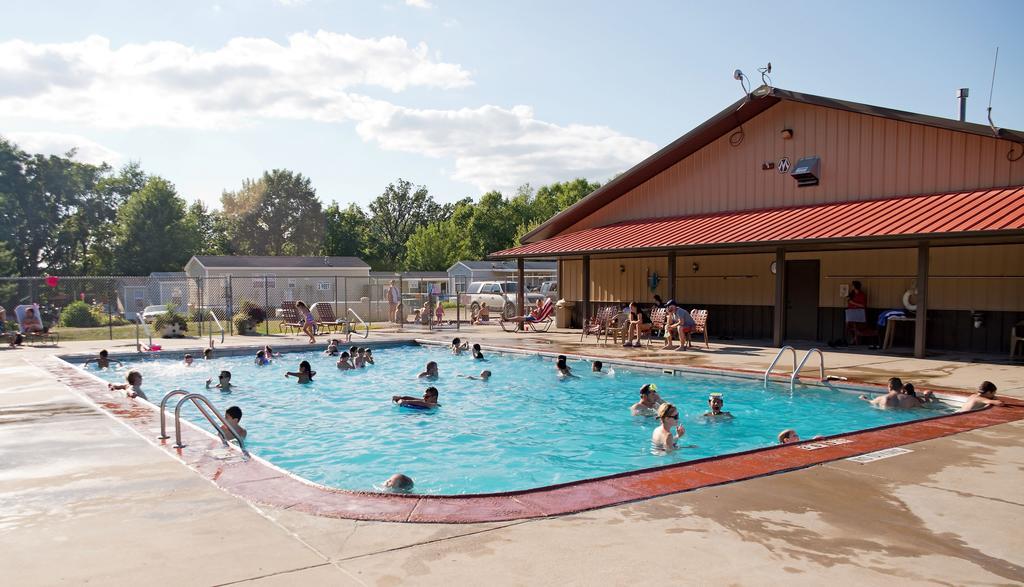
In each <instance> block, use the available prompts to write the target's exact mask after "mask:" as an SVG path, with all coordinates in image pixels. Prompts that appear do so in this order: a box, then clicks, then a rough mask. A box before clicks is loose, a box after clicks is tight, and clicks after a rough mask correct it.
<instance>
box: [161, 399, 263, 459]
mask: <svg viewBox="0 0 1024 587" xmlns="http://www.w3.org/2000/svg"><path fill="white" fill-rule="evenodd" d="M187 401H192V403H193V404H195V406H196V408H197V409H198V410H199V412H200V413H201V414H202V415H203V417H205V418H206V420H207V421H208V422H210V425H211V426H213V429H214V430H215V431H216V432H217V435H218V436H220V439H221V441H222V442H224V444H225V446H230V443H229V442H228V441H227V438H225V436H224V433H223V432H221V431H220V428H218V427H217V423H216V422H214V421H213V418H212V417H211V416H210V414H209V413H207V412H206V411H205V410H204V409H203V407H201V406H200V404H199V402H200V401H201V402H202V403H203V404H205V406H206V407H207V408H209V410H210V412H213V415H214V416H217V419H218V420H220V422H221V424H222V425H223V426H225V427H226V428H227V429H228V430H230V431H231V434H232V435H233V436H234V437H235V440H237V441H238V448H239V450H240V451H241V452H242V455H243V457H244V458H246V459H248V458H249V451H248V450H246V448H245V440H244V439H243V438H242V435H241V434H239V432H238V429H237V428H235V425H234V424H232V423H231V422H229V421H227V419H226V418H224V416H223V415H221V413H220V412H218V411H217V408H215V407H213V404H212V403H210V400H209V399H207V398H206V396H204V395H202V394H199V393H189V394H187V395H185V397H183V398H181V399H180V400H178V403H177V405H175V406H174V439H175V441H176V444H175V445H174V448H184V447H185V445H184V444H182V442H181V407H182V406H183V405H185V402H187Z"/></svg>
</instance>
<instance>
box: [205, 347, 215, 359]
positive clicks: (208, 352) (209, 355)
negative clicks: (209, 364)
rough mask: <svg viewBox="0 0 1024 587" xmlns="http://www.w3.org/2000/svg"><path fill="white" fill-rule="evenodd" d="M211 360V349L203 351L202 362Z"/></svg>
mask: <svg viewBox="0 0 1024 587" xmlns="http://www.w3.org/2000/svg"><path fill="white" fill-rule="evenodd" d="M212 359H213V349H212V348H208V349H203V360H204V361H210V360H212Z"/></svg>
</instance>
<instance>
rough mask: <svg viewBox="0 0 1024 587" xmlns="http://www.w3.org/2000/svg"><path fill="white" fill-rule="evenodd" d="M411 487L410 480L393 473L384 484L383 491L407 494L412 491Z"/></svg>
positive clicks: (411, 482)
mask: <svg viewBox="0 0 1024 587" xmlns="http://www.w3.org/2000/svg"><path fill="white" fill-rule="evenodd" d="M412 487H413V481H412V478H411V477H408V476H406V475H403V474H401V473H395V474H394V475H392V476H391V477H390V478H388V480H387V481H385V482H384V489H385V490H386V491H393V492H395V493H408V492H410V491H412Z"/></svg>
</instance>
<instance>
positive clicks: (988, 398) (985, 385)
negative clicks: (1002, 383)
mask: <svg viewBox="0 0 1024 587" xmlns="http://www.w3.org/2000/svg"><path fill="white" fill-rule="evenodd" d="M996 391H998V388H997V387H996V385H995V383H992V382H991V381H982V382H981V385H979V386H978V392H977V393H975V394H974V395H972V396H971V397H969V398H967V399H966V400H964V403H963V405H962V406H960V409H959V410H957V412H972V411H974V410H981V409H983V408H986V407H988V406H1001V405H1003V402H1002V400H998V399H996Z"/></svg>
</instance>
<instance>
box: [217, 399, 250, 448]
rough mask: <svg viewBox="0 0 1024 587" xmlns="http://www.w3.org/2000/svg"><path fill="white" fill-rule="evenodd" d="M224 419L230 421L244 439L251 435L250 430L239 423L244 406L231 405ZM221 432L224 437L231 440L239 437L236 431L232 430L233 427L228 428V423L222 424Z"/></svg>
mask: <svg viewBox="0 0 1024 587" xmlns="http://www.w3.org/2000/svg"><path fill="white" fill-rule="evenodd" d="M224 419H226V420H227V421H228V422H230V423H231V425H232V426H233V427H234V428H235V430H237V431H238V436H241V437H242V440H245V437H246V436H248V435H249V432H248V431H247V430H246V429H245V428H243V427H242V425H241V424H239V422H240V421H241V420H242V408H240V407H238V406H231V407H230V408H228V409H227V411H226V412H224ZM220 432H221V434H223V435H224V438H225V439H227V440H229V441H230V440H235V439H236V438H237V437H236V436H235V434H234V432H232V431H231V428H228V426H227V425H226V424H221V425H220Z"/></svg>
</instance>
